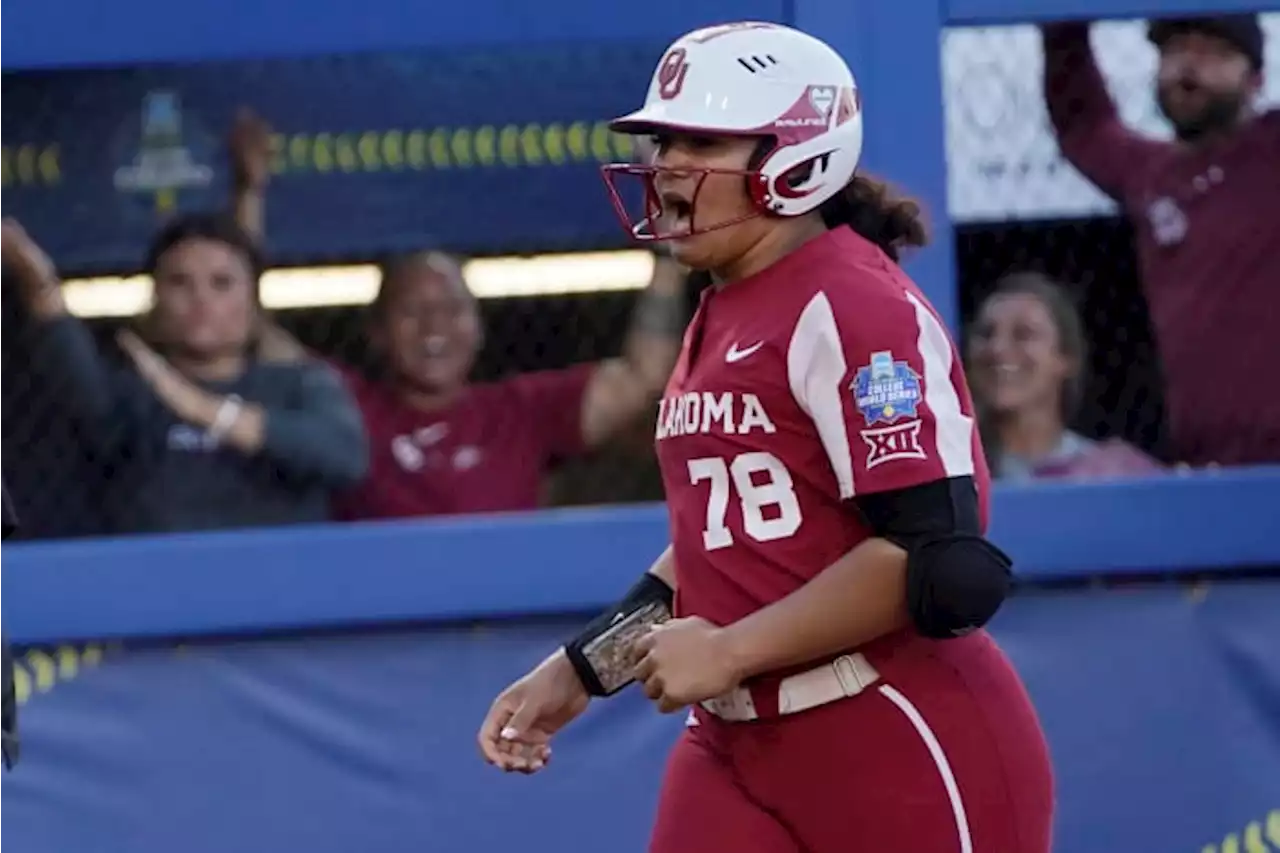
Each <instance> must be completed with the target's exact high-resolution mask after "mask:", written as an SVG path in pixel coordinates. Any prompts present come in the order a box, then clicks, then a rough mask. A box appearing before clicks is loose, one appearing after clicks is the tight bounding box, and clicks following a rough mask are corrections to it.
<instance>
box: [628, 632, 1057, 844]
mask: <svg viewBox="0 0 1280 853" xmlns="http://www.w3.org/2000/svg"><path fill="white" fill-rule="evenodd" d="M921 649H922V650H921ZM877 668H878V669H879V670H880V672H881V673H882V679H881V680H880V681H879V682H878V683H876V684H875V685H873V686H871V687H869V688H867V689H866V690H864V691H863V692H862V693H860V694H858V695H856V696H852V697H848V698H846V699H842V700H839V701H836V702H832V703H829V704H827V705H823V706H821V707H818V708H814V709H812V710H809V711H804V712H801V713H799V714H795V715H791V716H784V717H775V718H773V719H767V720H757V721H752V722H726V721H724V720H721V719H719V718H718V717H715V716H712V715H711V714H710V713H708V712H706V711H705V710H704V709H702V708H698V709H697V713H696V716H695V717H693V718H691V724H690V726H689V727H688V728H687V729H686V730H685V732H684V735H683V736H682V738H681V739H680V741H679V742H678V744H677V746H676V747H675V750H674V752H673V753H672V755H671V758H670V762H669V764H668V767H667V772H666V778H665V780H664V782H663V789H662V793H661V798H660V801H659V806H658V818H657V823H656V826H655V827H654V833H653V837H652V841H651V845H650V848H649V849H650V853H721V851H723V853H899V851H902V853H906V851H909V853H1047V851H1048V850H1049V847H1050V834H1051V830H1052V816H1053V779H1052V772H1051V769H1050V762H1049V754H1048V749H1047V746H1046V744H1045V740H1044V736H1043V733H1042V732H1041V729H1040V725H1039V722H1038V720H1037V719H1036V715H1035V711H1034V709H1033V708H1032V706H1031V702H1030V700H1029V699H1028V697H1027V694H1026V692H1025V690H1024V689H1023V687H1022V684H1021V682H1020V681H1019V679H1018V677H1017V675H1016V673H1015V672H1014V671H1013V668H1012V667H1011V666H1010V665H1009V663H1008V661H1007V660H1006V659H1005V657H1004V655H1003V654H1002V653H1001V652H1000V650H999V649H998V648H997V647H996V645H995V643H994V642H993V641H992V640H991V639H990V638H989V637H988V635H986V634H985V633H984V632H978V633H975V634H973V635H970V636H969V637H965V638H963V639H959V640H950V641H946V642H940V643H925V644H923V645H921V646H918V647H917V648H916V649H915V650H913V651H912V653H911V654H909V655H902V656H900V657H899V658H898V659H895V660H893V661H891V662H889V663H886V664H885V665H883V666H881V665H879V664H877Z"/></svg>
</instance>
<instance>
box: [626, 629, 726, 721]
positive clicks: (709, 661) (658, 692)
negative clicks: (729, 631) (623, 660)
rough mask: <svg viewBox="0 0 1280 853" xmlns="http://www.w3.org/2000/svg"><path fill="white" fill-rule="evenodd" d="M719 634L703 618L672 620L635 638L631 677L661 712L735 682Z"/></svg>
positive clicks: (721, 691) (718, 691)
mask: <svg viewBox="0 0 1280 853" xmlns="http://www.w3.org/2000/svg"><path fill="white" fill-rule="evenodd" d="M723 638H724V634H723V632H722V631H721V629H720V628H718V627H716V626H715V625H713V624H712V623H710V622H708V621H707V620H706V619H702V618H701V617H697V616H694V617H689V618H685V619H672V620H671V621H670V622H666V623H664V624H662V625H658V626H656V627H655V628H654V629H653V630H652V631H650V632H649V633H648V634H646V635H645V636H644V637H641V638H640V639H639V640H637V641H636V645H635V653H636V656H637V662H636V680H637V681H639V682H640V685H641V686H642V687H643V688H644V694H645V695H646V696H648V697H649V698H650V699H652V700H653V701H654V702H655V703H656V704H657V706H658V710H660V711H662V713H664V714H670V713H672V712H673V711H678V710H680V709H681V708H683V707H685V706H686V705H692V704H694V703H696V702H702V701H703V700H706V699H712V698H714V697H716V696H720V695H722V694H724V693H728V692H729V691H730V690H732V689H733V688H734V687H737V686H738V674H737V672H736V671H735V670H734V668H733V663H732V660H733V659H732V657H731V656H730V655H729V654H728V651H727V649H726V648H725V641H724V639H723Z"/></svg>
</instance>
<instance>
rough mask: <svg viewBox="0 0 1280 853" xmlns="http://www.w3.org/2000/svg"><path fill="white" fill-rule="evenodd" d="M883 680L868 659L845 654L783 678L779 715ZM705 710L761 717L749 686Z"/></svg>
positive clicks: (727, 716)
mask: <svg viewBox="0 0 1280 853" xmlns="http://www.w3.org/2000/svg"><path fill="white" fill-rule="evenodd" d="M879 680H880V673H878V672H876V670H875V667H873V666H872V665H871V664H870V663H869V662H868V661H867V659H866V658H865V657H863V656H862V655H860V654H853V655H842V656H840V657H838V658H836V659H835V660H833V661H831V662H830V663H824V664H822V665H821V666H816V667H814V668H813V669H810V670H806V671H805V672H801V673H798V674H797V675H789V676H787V677H786V678H784V679H782V681H780V682H779V683H778V714H779V715H783V714H798V713H800V712H801V711H807V710H809V709H810V708H817V707H818V706H819V705H825V704H827V703H828V702H834V701H836V700H837V699H843V698H845V697H846V696H857V695H858V694H859V693H861V692H862V691H863V690H866V689H867V688H868V687H870V686H871V685H872V684H875V683H876V682H877V681H879ZM702 707H703V708H705V709H707V710H708V711H710V712H711V713H712V714H715V715H716V716H717V717H719V718H720V719H722V720H729V721H732V722H746V721H748V720H756V719H759V718H760V715H759V714H758V713H757V712H756V703H755V700H754V699H752V698H751V690H750V689H749V688H747V687H736V688H734V689H733V690H731V691H729V692H728V693H725V694H724V695H723V696H717V697H715V698H714V699H708V700H706V701H705V702H703V703H702Z"/></svg>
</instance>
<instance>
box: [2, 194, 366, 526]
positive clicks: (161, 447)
mask: <svg viewBox="0 0 1280 853" xmlns="http://www.w3.org/2000/svg"><path fill="white" fill-rule="evenodd" d="M3 254H4V261H5V263H6V265H7V266H8V267H9V268H10V270H11V272H12V276H13V281H14V284H15V290H16V295H17V296H18V297H19V298H20V299H21V300H22V302H23V303H24V305H25V307H26V309H27V311H28V313H29V314H30V316H31V317H32V318H33V320H34V322H35V323H36V324H37V329H36V332H35V334H36V335H37V336H38V348H37V351H36V359H35V361H34V362H33V364H32V365H31V370H32V371H33V372H34V373H35V374H36V375H38V377H39V380H40V381H42V382H46V383H50V384H51V385H52V386H53V387H56V388H58V389H59V398H58V399H59V401H60V405H62V406H63V407H65V410H66V413H67V414H68V415H69V416H70V417H72V418H74V419H75V420H76V421H77V422H78V423H79V424H80V425H81V429H80V430H79V434H80V435H82V436H84V438H85V440H86V441H88V442H89V443H90V444H91V451H92V453H93V456H94V458H95V459H96V461H97V462H98V463H99V464H100V465H102V466H103V469H104V471H106V472H107V475H106V476H107V478H108V493H107V495H106V496H105V497H104V501H103V502H104V508H105V511H106V513H107V515H108V516H109V519H110V520H109V523H108V530H110V531H114V532H143V531H179V530H195V529H208V528H225V527H241V526H249V525H272V524H284V523H291V522H308V521H322V520H324V519H326V518H327V517H328V514H329V499H330V491H331V490H332V489H334V488H337V487H342V486H349V485H351V484H353V483H355V482H357V481H359V480H360V478H361V477H363V475H364V473H365V471H366V468H367V448H366V445H365V439H364V433H363V430H362V427H361V423H360V416H359V412H358V410H357V409H356V407H355V405H354V403H353V402H352V400H351V398H350V395H349V394H348V393H347V391H346V389H345V387H344V385H343V383H342V382H341V379H340V377H339V376H338V375H337V374H336V372H335V371H333V370H332V369H331V368H329V367H328V366H327V365H324V364H322V363H318V362H315V361H312V360H310V359H306V358H300V357H290V356H289V354H288V351H287V350H285V351H284V357H283V358H282V359H279V358H278V359H277V360H275V361H272V360H271V359H270V358H268V357H264V355H265V353H266V352H269V351H270V350H271V349H272V348H273V347H276V348H277V349H278V345H277V344H275V343H273V341H272V336H273V334H274V332H273V330H271V328H270V327H269V326H268V325H267V324H266V323H265V320H264V317H263V314H262V311H261V308H260V305H259V302H258V279H259V276H260V275H261V272H262V262H261V259H260V257H259V254H258V251H257V248H256V246H255V244H254V242H253V241H252V240H251V238H249V236H248V235H246V234H245V232H244V231H243V230H242V229H241V228H240V227H239V226H237V225H236V224H235V223H234V222H232V221H231V220H229V219H223V218H221V217H214V216H194V217H184V218H181V219H179V220H177V221H175V222H173V223H172V224H170V225H168V226H167V227H165V228H164V229H163V230H162V231H161V232H160V233H159V234H158V235H157V236H156V238H155V241H154V242H153V244H152V246H151V248H150V250H149V251H148V254H147V260H146V272H147V273H149V274H150V275H151V277H152V279H153V282H154V288H155V290H154V306H153V308H152V310H151V312H150V313H149V314H148V315H147V317H146V318H144V322H143V323H142V325H141V327H140V329H139V331H138V332H137V333H135V332H133V331H124V332H121V334H120V335H119V338H118V340H119V343H120V345H121V347H122V348H123V350H124V352H125V353H126V354H127V356H128V361H129V363H130V364H129V369H125V370H117V369H114V368H113V367H112V366H111V365H110V364H109V363H108V361H107V360H106V358H104V356H103V354H102V353H100V352H99V350H98V348H97V346H96V345H95V342H94V340H93V338H92V336H91V335H90V333H89V331H88V329H87V328H85V326H84V325H83V324H82V323H81V322H80V321H79V320H77V319H76V318H74V317H72V316H70V315H69V314H68V312H67V308H66V304H65V302H64V300H63V296H62V292H61V288H60V282H59V281H58V276H57V272H56V270H55V269H54V265H53V263H52V261H51V260H50V259H49V258H48V256H47V255H45V253H44V252H43V251H42V250H41V249H40V247H39V246H38V245H37V244H36V243H35V242H34V241H33V240H32V239H31V238H30V237H29V236H28V235H27V234H26V233H25V232H24V231H23V229H22V228H21V227H20V226H19V225H18V224H17V223H15V222H11V221H6V222H5V223H4V229H3Z"/></svg>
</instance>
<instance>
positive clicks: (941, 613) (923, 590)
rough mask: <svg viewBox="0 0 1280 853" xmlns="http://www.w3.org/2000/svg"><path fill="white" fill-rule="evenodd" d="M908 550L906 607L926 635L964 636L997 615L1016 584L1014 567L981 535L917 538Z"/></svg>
mask: <svg viewBox="0 0 1280 853" xmlns="http://www.w3.org/2000/svg"><path fill="white" fill-rule="evenodd" d="M901 544H903V545H904V546H905V547H906V548H907V607H908V611H909V612H910V614H911V619H912V621H913V622H914V623H915V626H916V629H917V630H918V631H919V632H920V633H921V634H923V635H924V636H926V637H933V638H935V639H948V638H952V637H962V636H964V635H965V634H967V633H969V632H970V631H973V630H974V629H976V628H981V627H982V626H983V625H985V624H986V623H987V621H988V620H990V619H991V617H992V616H994V615H995V614H996V611H997V610H999V609H1000V605H1001V604H1002V603H1003V602H1004V599H1005V596H1007V595H1008V594H1009V588H1010V587H1011V586H1012V583H1013V575H1012V572H1011V571H1010V570H1011V568H1012V566H1013V563H1012V561H1011V560H1010V559H1009V557H1008V556H1006V555H1005V553H1004V552H1003V551H1001V550H1000V549H999V548H997V547H996V546H994V545H992V544H991V543H990V542H988V541H987V540H986V539H984V538H982V537H981V536H974V535H967V534H957V533H952V534H945V535H935V536H923V537H919V538H912V539H911V540H908V541H906V542H902V543H901Z"/></svg>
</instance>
